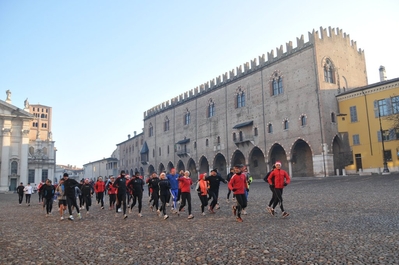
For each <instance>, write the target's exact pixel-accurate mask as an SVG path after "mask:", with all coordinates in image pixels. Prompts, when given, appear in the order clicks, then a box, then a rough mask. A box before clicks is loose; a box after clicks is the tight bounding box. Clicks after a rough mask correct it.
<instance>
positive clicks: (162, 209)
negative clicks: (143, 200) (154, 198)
mask: <svg viewBox="0 0 399 265" xmlns="http://www.w3.org/2000/svg"><path fill="white" fill-rule="evenodd" d="M167 197H168V195H161V196H160V199H161V202H162V205H161V209H160V210H161V212H162V213H163V215H166V201H167Z"/></svg>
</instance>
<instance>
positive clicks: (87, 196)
mask: <svg viewBox="0 0 399 265" xmlns="http://www.w3.org/2000/svg"><path fill="white" fill-rule="evenodd" d="M81 191H82V197H83V200H84V202H85V206H86V210H87V211H89V208H90V206H91V195H92V194H93V192H94V189H93V187H92V186H91V185H90V184H83V185H82V188H81Z"/></svg>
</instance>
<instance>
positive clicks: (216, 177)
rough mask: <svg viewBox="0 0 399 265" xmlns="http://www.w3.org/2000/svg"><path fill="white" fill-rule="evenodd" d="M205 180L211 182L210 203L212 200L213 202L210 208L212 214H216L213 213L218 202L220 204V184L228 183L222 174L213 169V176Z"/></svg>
mask: <svg viewBox="0 0 399 265" xmlns="http://www.w3.org/2000/svg"><path fill="white" fill-rule="evenodd" d="M205 180H207V181H209V186H210V188H209V191H208V194H209V197H208V201H209V200H210V199H212V202H211V204H210V206H209V211H210V212H211V213H215V212H214V211H213V209H214V208H215V206H216V204H217V202H218V198H219V186H220V182H223V183H225V184H226V183H227V181H226V180H225V179H223V178H222V177H221V176H220V174H219V173H218V171H217V170H216V169H212V170H211V175H210V176H209V177H206V178H205Z"/></svg>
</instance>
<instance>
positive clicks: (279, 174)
mask: <svg viewBox="0 0 399 265" xmlns="http://www.w3.org/2000/svg"><path fill="white" fill-rule="evenodd" d="M275 166H276V169H275V170H273V171H272V172H271V173H270V175H269V177H268V178H267V181H268V182H269V184H270V185H272V186H274V195H275V199H274V202H273V206H272V209H271V210H269V212H270V214H271V215H273V216H274V215H275V211H274V209H275V208H276V206H277V204H278V203H280V208H281V211H282V217H283V218H285V217H287V216H288V215H290V214H289V213H287V212H286V211H284V206H283V188H284V187H285V186H287V185H288V184H290V182H291V179H290V177H289V176H288V173H287V172H286V171H284V170H282V169H281V162H280V161H277V162H276V164H275ZM273 179H274V183H273ZM273 184H274V185H273Z"/></svg>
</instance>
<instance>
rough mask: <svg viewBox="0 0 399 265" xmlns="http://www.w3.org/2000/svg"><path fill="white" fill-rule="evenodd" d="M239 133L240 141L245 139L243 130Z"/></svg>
mask: <svg viewBox="0 0 399 265" xmlns="http://www.w3.org/2000/svg"><path fill="white" fill-rule="evenodd" d="M238 135H239V137H240V142H242V141H243V140H244V138H243V135H242V131H240V132H239V134H238Z"/></svg>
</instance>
